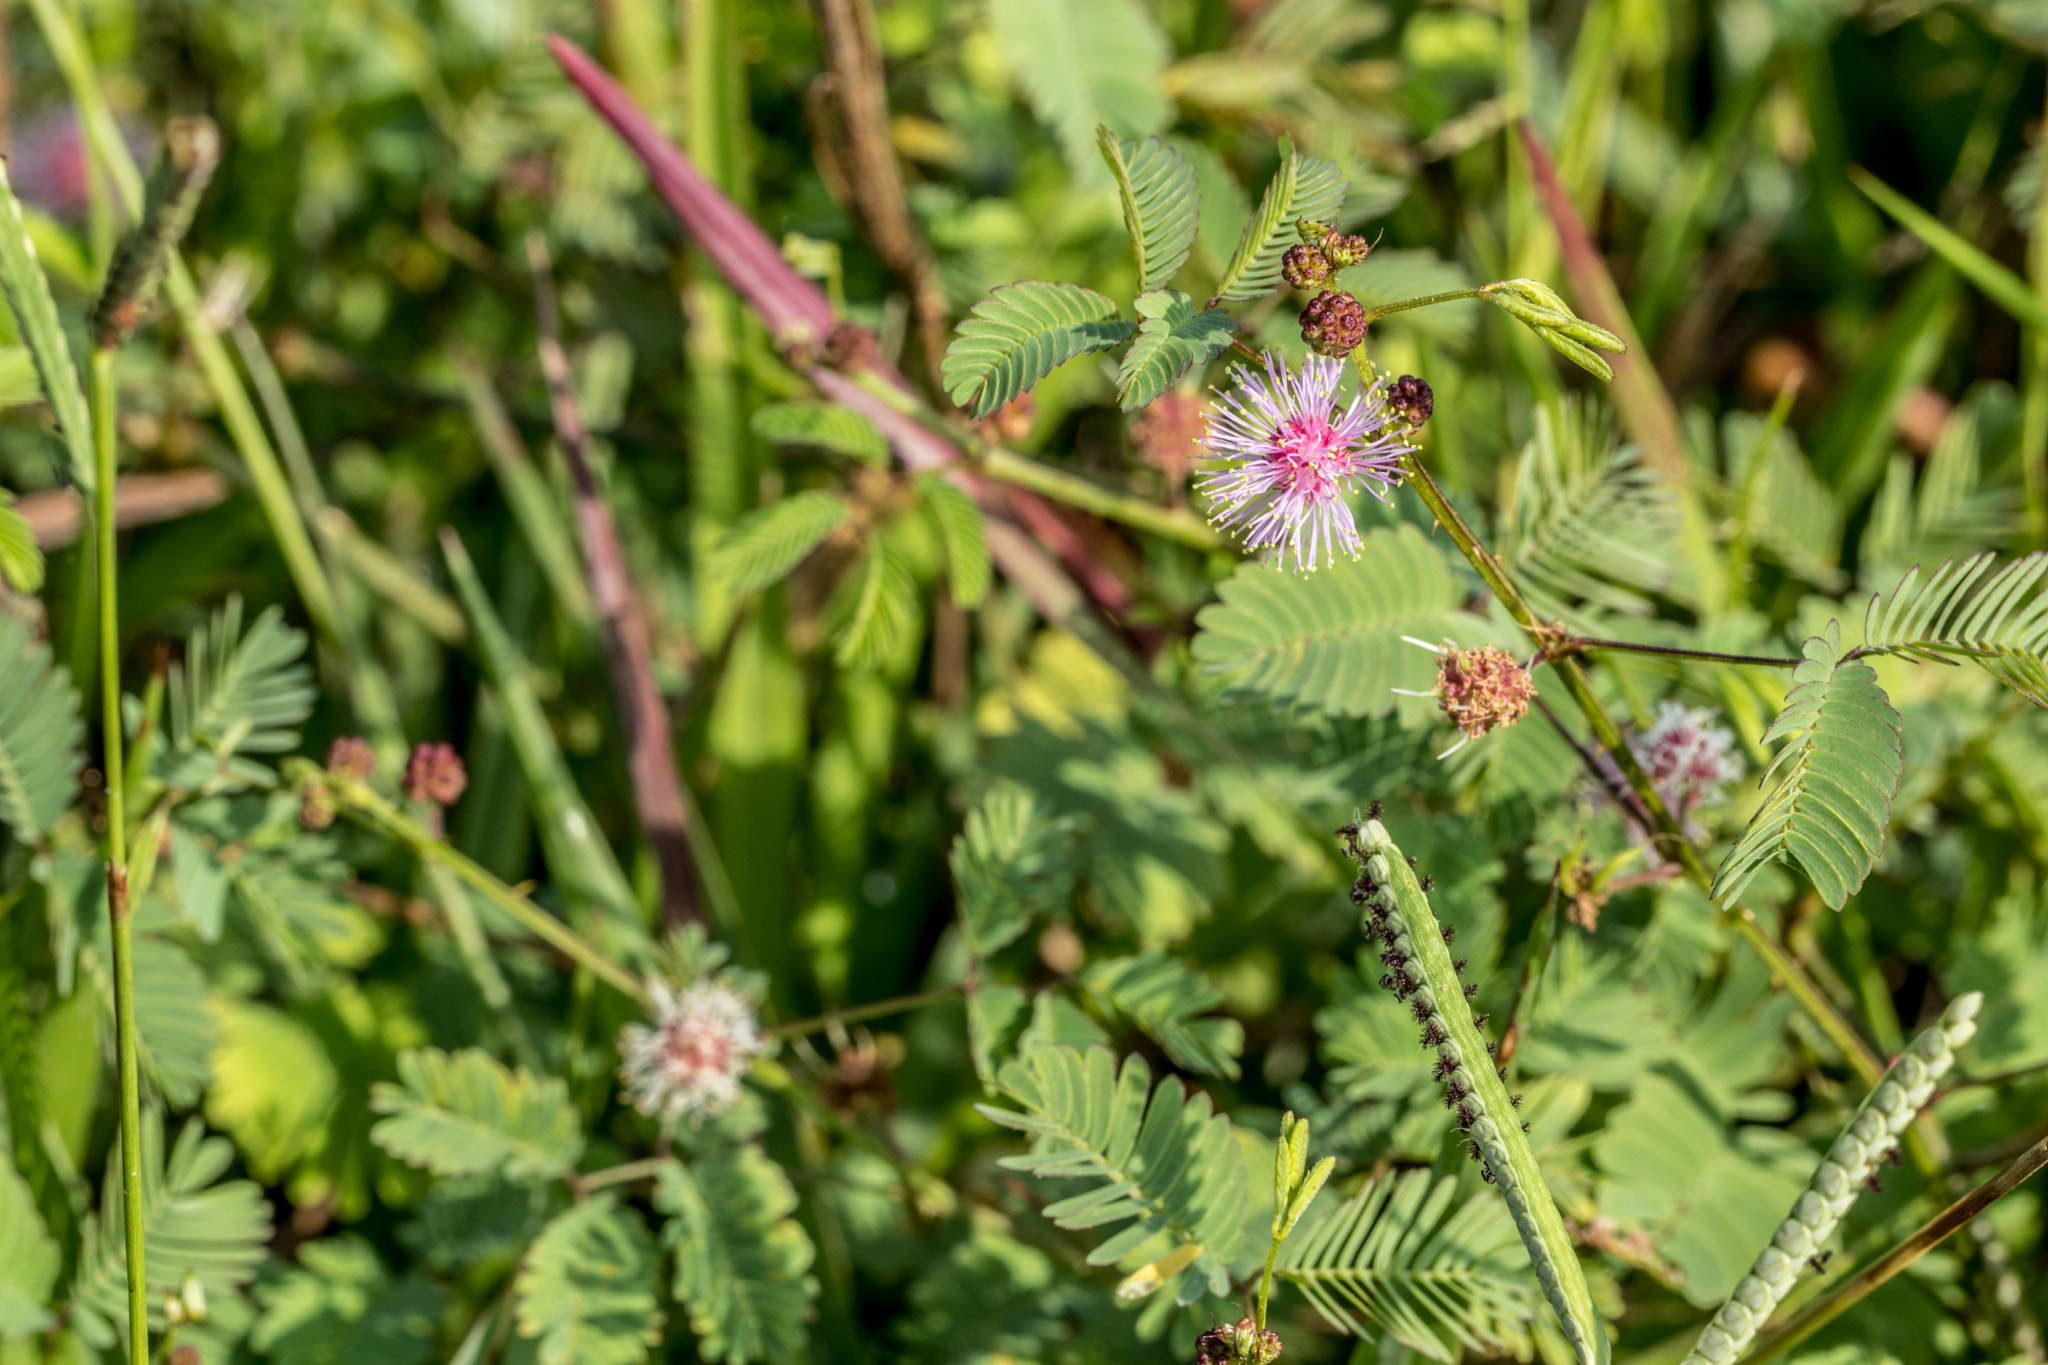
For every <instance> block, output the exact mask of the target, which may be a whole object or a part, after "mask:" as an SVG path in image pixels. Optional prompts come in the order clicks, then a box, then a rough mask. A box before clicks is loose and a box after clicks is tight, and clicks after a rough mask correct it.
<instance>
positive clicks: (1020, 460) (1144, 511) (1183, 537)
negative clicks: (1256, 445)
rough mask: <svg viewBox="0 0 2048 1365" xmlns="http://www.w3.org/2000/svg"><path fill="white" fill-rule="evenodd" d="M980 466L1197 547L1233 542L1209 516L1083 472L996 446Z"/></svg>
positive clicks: (1072, 503)
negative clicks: (1218, 530) (1119, 488)
mask: <svg viewBox="0 0 2048 1365" xmlns="http://www.w3.org/2000/svg"><path fill="white" fill-rule="evenodd" d="M975 467H976V468H977V469H979V470H980V471H981V472H982V473H984V474H986V475H988V476H989V477H990V478H992V479H1000V480H1001V481H1002V482H1004V483H1012V484H1016V485H1017V486H1018V487H1020V488H1028V489H1030V490H1031V491H1032V492H1034V493H1042V494H1044V495H1045V496H1046V497H1048V498H1051V499H1053V500H1054V501H1055V502H1063V503H1065V504H1066V505H1067V506H1069V507H1078V508H1080V509H1081V510H1082V511H1084V512H1093V513H1095V515H1097V516H1099V517H1105V518H1107V519H1108V520H1110V521H1120V522H1122V523H1123V524H1124V525H1126V526H1130V527H1135V528H1136V529H1138V530H1140V531H1150V532H1151V533H1152V534H1153V535H1156V536H1164V537H1165V538H1166V539H1168V540H1177V541H1179V542H1180V543H1181V544H1183V545H1191V546H1193V547H1194V548H1195V549H1197V550H1216V549H1221V548H1222V547H1223V546H1225V545H1227V544H1229V543H1230V542H1229V541H1227V540H1225V539H1224V538H1223V537H1222V536H1221V535H1218V534H1217V533H1216V531H1215V529H1214V528H1213V527H1211V526H1210V525H1209V523H1207V522H1206V521H1203V520H1202V519H1201V518H1199V517H1197V516H1195V515H1194V514H1192V513H1190V512H1187V511H1184V510H1178V511H1177V510H1174V509H1170V508H1165V507H1160V506H1157V505H1156V504H1154V503H1151V502H1147V501H1146V500H1145V499H1143V498H1137V497H1133V496H1131V495H1130V494H1128V493H1119V492H1117V491H1116V490H1115V489H1111V488H1104V487H1103V486H1102V485H1100V484H1098V483H1095V482H1093V481H1091V480H1089V479H1084V478H1082V477H1081V476H1079V475H1078V474H1069V473H1067V472H1066V471H1065V470H1063V469H1055V468H1053V467H1052V466H1051V465H1048V464H1042V463H1040V462H1039V461H1037V460H1033V459H1030V458H1028V457H1026V456H1023V455H1017V454H1014V453H1012V452H1010V451H1007V450H1002V449H999V448H997V447H994V446H991V447H989V448H988V449H987V450H986V451H984V452H983V453H982V456H981V459H980V460H979V461H978V462H977V463H976V465H975Z"/></svg>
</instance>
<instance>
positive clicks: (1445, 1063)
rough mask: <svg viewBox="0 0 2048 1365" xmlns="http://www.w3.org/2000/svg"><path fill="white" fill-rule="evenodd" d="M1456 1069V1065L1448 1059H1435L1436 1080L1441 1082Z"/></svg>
mask: <svg viewBox="0 0 2048 1365" xmlns="http://www.w3.org/2000/svg"><path fill="white" fill-rule="evenodd" d="M1457 1069H1458V1064H1457V1063H1456V1062H1454V1061H1452V1060H1451V1059H1450V1058H1448V1057H1438V1058H1437V1059H1436V1078H1437V1079H1438V1080H1442V1079H1443V1078H1444V1077H1446V1076H1448V1075H1450V1074H1451V1073H1452V1072H1453V1071H1456V1070H1457Z"/></svg>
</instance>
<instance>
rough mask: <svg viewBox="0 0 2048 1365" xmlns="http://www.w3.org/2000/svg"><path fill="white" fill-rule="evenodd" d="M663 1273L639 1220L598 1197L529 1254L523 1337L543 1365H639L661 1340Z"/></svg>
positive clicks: (559, 1221) (607, 1197) (566, 1217)
mask: <svg viewBox="0 0 2048 1365" xmlns="http://www.w3.org/2000/svg"><path fill="white" fill-rule="evenodd" d="M660 1269H661V1266H660V1258H659V1257H658V1256H657V1255H656V1254H655V1250H654V1239H653V1238H652V1237H649V1236H648V1235H647V1229H646V1227H645V1226H643V1225H642V1224H641V1221H640V1215H639V1214H637V1213H632V1212H629V1211H627V1210H623V1209H621V1208H620V1207H619V1202H618V1199H617V1197H616V1196H615V1195H614V1194H612V1192H611V1191H609V1190H606V1191H603V1192H600V1193H598V1194H594V1195H592V1196H591V1197H590V1198H588V1199H586V1200H584V1201H583V1202H582V1203H580V1204H574V1205H571V1206H570V1208H569V1210H568V1212H566V1213H563V1214H562V1215H560V1216H559V1217H557V1218H556V1219H555V1220H554V1221H553V1222H551V1223H549V1224H548V1225H547V1226H546V1227H545V1228H543V1229H542V1230H541V1234H540V1236H539V1237H537V1238H535V1239H534V1243H533V1245H532V1246H531V1247H529V1248H527V1252H526V1259H525V1261H524V1262H523V1263H522V1265H521V1267H520V1271H519V1278H518V1280H517V1281H516V1282H515V1285H514V1293H515V1295H516V1297H517V1301H518V1308H519V1335H521V1336H523V1337H531V1338H538V1339H539V1342H540V1346H539V1350H538V1355H539V1359H540V1362H541V1365H639V1363H640V1362H641V1361H644V1360H646V1359H647V1352H648V1348H650V1347H652V1346H654V1345H655V1344H656V1343H658V1342H659V1341H660V1340H661V1306H660V1300H659V1299H658V1298H657V1297H656V1295H657V1293H658V1283H659V1281H658V1275H659V1273H660Z"/></svg>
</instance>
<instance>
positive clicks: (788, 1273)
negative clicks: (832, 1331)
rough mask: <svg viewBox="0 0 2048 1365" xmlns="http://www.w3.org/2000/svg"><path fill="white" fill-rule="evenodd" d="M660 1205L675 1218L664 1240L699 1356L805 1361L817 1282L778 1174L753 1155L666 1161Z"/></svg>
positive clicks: (793, 1201) (791, 1194)
mask: <svg viewBox="0 0 2048 1365" xmlns="http://www.w3.org/2000/svg"><path fill="white" fill-rule="evenodd" d="M654 1205H655V1207H656V1208H657V1209H659V1210H660V1211H661V1212H663V1213H665V1214H667V1215H668V1216H669V1222H668V1225H667V1227H666V1228H665V1229H664V1230H663V1233H662V1240H663V1241H664V1242H666V1243H667V1244H668V1245H669V1246H670V1247H671V1248H673V1249H674V1251H675V1256H676V1270H675V1296H676V1299H677V1301H678V1302H680V1303H682V1304H683V1305H684V1307H685V1308H686V1309H687V1310H688V1312H689V1315H690V1330H691V1331H692V1332H694V1333H696V1336H697V1349H698V1352H699V1354H701V1355H702V1356H703V1357H704V1359H706V1360H711V1361H719V1362H723V1365H743V1362H746V1361H756V1360H766V1361H775V1362H780V1361H785V1360H792V1359H796V1358H799V1357H801V1356H802V1354H803V1350H804V1346H805V1344H806V1343H805V1337H806V1333H805V1330H804V1320H805V1319H806V1318H807V1317H808V1316H809V1314H810V1309H811V1304H812V1302H813V1301H814V1300H816V1298H817V1297H818V1282H817V1280H816V1278H815V1277H813V1276H812V1275H811V1273H810V1268H811V1259H812V1251H811V1239H810V1237H809V1236H808V1235H806V1234H805V1232H804V1230H803V1225H802V1224H800V1223H798V1222H797V1221H796V1220H795V1219H794V1218H792V1217H791V1216H790V1215H791V1214H793V1213H794V1212H795V1211H796V1206H797V1198H796V1191H795V1190H794V1189H793V1188H792V1187H791V1186H790V1183H789V1177H788V1176H786V1175H784V1174H783V1172H782V1168H781V1167H780V1166H778V1165H776V1164H775V1163H774V1162H773V1161H771V1160H769V1159H768V1157H767V1156H766V1155H765V1154H764V1153H763V1152H762V1151H761V1149H760V1148H758V1147H754V1146H745V1147H736V1148H733V1149H732V1150H730V1151H726V1152H722V1153H720V1154H718V1155H715V1156H709V1157H705V1158H702V1159H701V1160H698V1161H696V1162H695V1163H693V1164H692V1165H691V1166H689V1167H684V1166H683V1165H681V1164H680V1163H677V1162H670V1163H669V1164H668V1165H666V1166H664V1167H662V1171H661V1179H660V1183H659V1184H658V1185H657V1186H656V1187H655V1191H654Z"/></svg>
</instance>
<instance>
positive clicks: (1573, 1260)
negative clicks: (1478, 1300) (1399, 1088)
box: [1337, 802, 1607, 1365]
mask: <svg viewBox="0 0 2048 1365" xmlns="http://www.w3.org/2000/svg"><path fill="white" fill-rule="evenodd" d="M1379 813H1380V809H1379V803H1378V802H1374V803H1373V806H1372V813H1371V815H1370V817H1368V818H1362V819H1358V820H1356V821H1354V822H1353V823H1352V824H1349V825H1346V826H1344V827H1343V828H1342V829H1340V830H1338V831H1337V833H1338V835H1339V837H1340V838H1342V839H1343V840H1344V841H1345V851H1346V852H1347V853H1348V854H1349V855H1350V856H1351V858H1352V860H1353V861H1354V862H1356V863H1357V864H1358V865H1359V876H1358V880H1357V881H1356V882H1355V883H1354V884H1353V886H1352V888H1351V899H1352V901H1353V903H1354V904H1357V905H1360V906H1362V907H1363V908H1364V914H1365V920H1364V924H1365V930H1366V933H1367V934H1369V935H1371V936H1372V937H1374V938H1376V939H1378V940H1379V942H1380V944H1381V946H1382V948H1383V949H1384V951H1382V952H1381V954H1380V961H1381V962H1382V963H1384V964H1386V966H1387V968H1388V972H1387V974H1386V975H1385V976H1383V977H1381V978H1380V984H1381V985H1382V986H1384V987H1386V988H1387V989H1389V990H1392V991H1393V992H1394V994H1395V995H1396V997H1398V998H1399V999H1401V1000H1403V1001H1406V1002H1407V1004H1408V1008H1409V1012H1410V1013H1411V1014H1413V1015H1414V1016H1415V1021H1416V1023H1418V1024H1420V1025H1421V1026H1422V1045H1423V1046H1424V1047H1426V1048H1433V1049H1435V1051H1436V1055H1437V1063H1436V1076H1437V1079H1438V1080H1440V1081H1442V1082H1443V1083H1444V1103H1445V1105H1446V1106H1448V1107H1449V1108H1450V1109H1451V1110H1452V1111H1453V1112H1454V1113H1455V1114H1456V1115H1457V1121H1458V1126H1459V1128H1461V1129H1462V1130H1463V1131H1464V1132H1465V1134H1466V1136H1467V1137H1468V1138H1469V1139H1470V1140H1471V1141H1470V1145H1469V1147H1468V1149H1467V1150H1468V1153H1469V1155H1471V1156H1472V1157H1474V1158H1475V1159H1476V1160H1479V1161H1481V1162H1482V1163H1483V1168H1484V1173H1485V1176H1486V1179H1487V1180H1488V1182H1490V1183H1492V1184H1494V1185H1497V1186H1499V1187H1500V1191H1501V1194H1502V1195H1503V1196H1504V1197H1505V1198H1506V1199H1507V1204H1508V1212H1509V1214H1510V1215H1511V1216H1512V1217H1513V1219H1514V1223H1515V1230H1516V1231H1517V1232H1519V1233H1520V1234H1521V1237H1522V1245H1523V1246H1524V1247H1525V1248H1526V1249H1527V1250H1528V1253H1529V1263H1530V1264H1531V1265H1532V1266H1533V1267H1534V1268H1535V1270H1536V1278H1537V1281H1538V1282H1539V1283H1540V1284H1541V1285H1542V1287H1543V1295H1544V1297H1545V1298H1546V1299H1548V1300H1549V1301H1550V1306H1551V1308H1552V1310H1554V1311H1555V1312H1556V1314H1557V1320H1558V1323H1559V1325H1560V1326H1561V1327H1562V1328H1563V1329H1564V1334H1565V1338H1566V1340H1568V1341H1570V1342H1571V1345H1572V1350H1573V1351H1574V1353H1575V1354H1576V1355H1577V1356H1578V1359H1579V1361H1580V1362H1581V1365H1594V1362H1599V1361H1604V1360H1605V1359H1606V1358H1607V1340H1606V1335H1605V1333H1604V1332H1603V1331H1602V1330H1601V1327H1600V1324H1599V1320H1598V1318H1597V1317H1596V1315H1595V1313H1594V1310H1593V1296H1592V1292H1591V1291H1590V1290H1589V1289H1588V1288H1587V1285H1586V1277H1585V1271H1584V1269H1583V1268H1582V1267H1581V1266H1580V1265H1579V1259H1578V1254H1577V1252H1576V1250H1575V1249H1574V1248H1573V1246H1572V1243H1571V1240H1570V1237H1569V1236H1568V1234H1567V1233H1566V1231H1565V1228H1564V1220H1563V1218H1562V1217H1561V1216H1560V1215H1559V1214H1558V1211H1557V1206H1556V1205H1555V1204H1554V1203H1552V1202H1551V1198H1550V1192H1549V1190H1548V1189H1547V1188H1546V1187H1545V1185H1544V1183H1543V1175H1542V1172H1541V1171H1540V1170H1539V1169H1538V1168H1537V1165H1536V1158H1535V1154H1534V1153H1533V1152H1532V1151H1531V1150H1530V1147H1529V1143H1528V1139H1527V1138H1526V1137H1525V1136H1524V1134H1525V1133H1526V1132H1527V1125H1526V1124H1524V1123H1523V1122H1522V1121H1521V1120H1520V1118H1518V1117H1517V1116H1516V1114H1515V1110H1516V1109H1518V1108H1519V1107H1520V1105H1521V1100H1522V1097H1521V1096H1520V1095H1510V1094H1509V1093H1508V1089H1507V1084H1506V1080H1507V1077H1506V1072H1505V1071H1504V1069H1502V1068H1500V1067H1498V1066H1496V1065H1495V1064H1494V1062H1493V1058H1492V1054H1493V1053H1494V1052H1495V1051H1496V1049H1497V1046H1498V1045H1497V1044H1495V1043H1492V1042H1489V1041H1487V1040H1486V1039H1485V1037H1484V1036H1483V1035H1482V1034H1481V1033H1480V1032H1479V1029H1480V1026H1481V1025H1483V1024H1484V1023H1485V1022H1486V1016H1485V1015H1483V1014H1482V1015H1477V1016H1475V1015H1474V1014H1473V1013H1472V1009H1471V1005H1470V1003H1469V1002H1470V1000H1471V998H1472V996H1473V995H1474V994H1475V993H1476V989H1477V988H1476V987H1474V986H1470V985H1466V984H1464V983H1463V982H1462V980H1461V977H1462V975H1463V973H1464V968H1465V963H1464V962H1463V961H1460V960H1455V959H1453V958H1452V957H1451V952H1450V946H1449V945H1450V944H1451V942H1452V941H1453V940H1454V939H1455V937H1456V934H1457V930H1456V929H1455V928H1454V927H1450V926H1440V925H1439V924H1438V923H1437V919H1436V916H1435V914H1434V912H1433V911H1432V910H1431V909H1430V904H1429V897H1428V895H1427V894H1426V893H1427V892H1428V891H1429V889H1430V887H1431V881H1430V879H1429V878H1428V877H1423V878H1420V879H1419V880H1418V879H1417V878H1416V876H1415V874H1414V871H1413V866H1412V865H1413V860H1412V859H1409V858H1405V857H1403V856H1402V854H1401V850H1400V849H1399V848H1397V847H1396V846H1395V845H1394V841H1393V839H1392V838H1391V837H1390V836H1389V835H1388V834H1387V831H1386V828H1385V827H1384V826H1383V825H1381V824H1380V822H1379Z"/></svg>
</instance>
